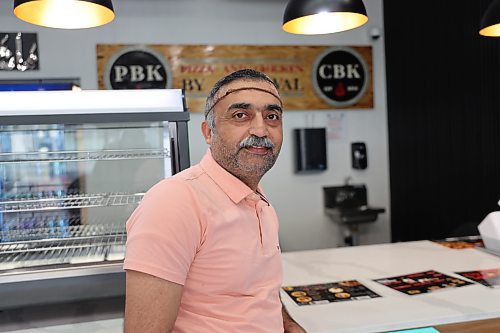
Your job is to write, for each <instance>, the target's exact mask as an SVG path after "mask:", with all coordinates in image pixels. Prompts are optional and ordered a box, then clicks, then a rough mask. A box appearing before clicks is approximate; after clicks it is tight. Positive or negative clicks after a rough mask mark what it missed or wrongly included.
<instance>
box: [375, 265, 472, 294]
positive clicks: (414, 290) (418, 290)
mask: <svg viewBox="0 0 500 333" xmlns="http://www.w3.org/2000/svg"><path fill="white" fill-rule="evenodd" d="M373 281H375V282H378V283H380V284H383V285H384V286H386V287H389V288H392V289H394V290H397V291H400V292H402V293H404V294H407V295H420V294H425V293H429V292H433V291H437V290H443V289H446V288H454V287H463V286H466V285H470V284H472V283H470V282H468V281H466V280H462V279H459V278H456V277H453V276H449V275H446V274H443V273H440V272H437V271H434V270H430V271H423V272H416V273H412V274H406V275H400V276H393V277H388V278H382V279H376V280H373Z"/></svg>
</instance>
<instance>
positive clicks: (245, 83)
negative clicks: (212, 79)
mask: <svg viewBox="0 0 500 333" xmlns="http://www.w3.org/2000/svg"><path fill="white" fill-rule="evenodd" d="M246 90H255V91H261V92H264V93H268V94H270V95H272V96H274V97H275V98H276V99H277V100H278V101H279V102H280V104H283V103H282V102H281V98H280V96H279V92H278V90H277V89H276V87H275V86H274V85H272V84H271V83H269V82H267V81H262V80H237V81H233V82H231V83H230V84H227V85H225V86H224V87H222V88H221V89H220V90H219V92H218V93H217V94H216V95H215V98H214V100H215V103H218V102H219V101H220V100H222V99H224V98H225V97H226V96H228V95H230V94H233V93H236V92H239V91H246Z"/></svg>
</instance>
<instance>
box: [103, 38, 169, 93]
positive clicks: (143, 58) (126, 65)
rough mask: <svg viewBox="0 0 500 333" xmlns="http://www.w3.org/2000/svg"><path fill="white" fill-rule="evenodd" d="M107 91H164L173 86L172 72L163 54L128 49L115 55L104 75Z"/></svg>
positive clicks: (148, 50)
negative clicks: (163, 89)
mask: <svg viewBox="0 0 500 333" xmlns="http://www.w3.org/2000/svg"><path fill="white" fill-rule="evenodd" d="M104 78H105V85H106V88H107V89H162V88H170V86H171V78H172V75H171V71H170V68H169V66H168V64H167V63H166V62H165V61H164V60H163V56H162V55H161V54H157V52H156V51H154V50H151V49H148V48H144V47H142V48H127V49H124V50H121V51H120V52H118V53H117V54H115V55H114V56H113V57H112V58H111V59H110V60H109V62H108V65H107V66H106V70H105V73H104Z"/></svg>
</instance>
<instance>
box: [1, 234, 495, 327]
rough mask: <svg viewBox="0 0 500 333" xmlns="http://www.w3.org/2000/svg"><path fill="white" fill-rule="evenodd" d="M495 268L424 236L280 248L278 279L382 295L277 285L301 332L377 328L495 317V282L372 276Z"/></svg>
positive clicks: (117, 321) (489, 258) (113, 323)
mask: <svg viewBox="0 0 500 333" xmlns="http://www.w3.org/2000/svg"><path fill="white" fill-rule="evenodd" d="M499 267H500V257H497V256H494V255H492V254H488V253H485V252H483V251H479V250H476V249H460V250H455V249H449V248H446V247H444V246H441V245H438V244H435V243H433V242H429V241H419V242H407V243H394V244H381V245H371V246H357V247H345V248H334V249H325V250H314V251H298V252H287V253H283V268H284V285H288V286H294V285H295V286H296V285H306V284H316V283H326V282H336V281H341V280H353V279H356V280H358V281H360V282H361V283H363V284H365V285H366V286H367V287H368V288H370V289H372V290H373V291H375V292H376V293H378V294H379V295H380V296H382V297H379V298H373V299H367V300H357V301H349V302H336V303H329V304H321V305H319V304H318V305H307V306H298V305H296V304H295V303H294V302H293V301H292V300H291V298H290V297H289V296H288V295H286V294H285V293H284V292H283V294H282V299H283V302H284V304H285V305H286V307H287V309H288V310H289V312H290V314H291V315H292V316H293V318H295V319H296V320H297V321H299V322H300V323H301V324H302V325H303V326H304V327H305V328H306V329H307V331H308V333H340V332H342V333H355V332H363V333H367V332H383V331H389V330H397V329H404V328H411V327H421V326H430V325H437V324H446V323H452V322H461V321H469V320H479V319H487V318H496V317H500V289H492V288H487V287H485V286H482V285H479V284H473V285H470V286H464V287H460V288H449V289H446V290H441V291H437V292H434V293H430V294H422V295H417V296H409V295H405V294H403V293H400V292H397V291H395V290H392V289H390V288H388V287H385V286H382V285H380V284H378V283H376V282H374V281H372V279H377V278H382V277H390V276H396V275H403V274H408V273H414V272H419V271H426V270H432V269H433V270H436V271H439V272H441V273H445V274H448V275H452V276H457V275H455V274H453V272H456V271H467V270H476V269H487V268H499ZM457 277H459V276H457ZM4 319H5V318H4ZM96 319H97V318H96ZM122 325H123V320H122V319H121V318H110V319H98V320H95V321H87V322H82V323H78V322H77V321H76V320H75V321H73V322H72V323H69V324H68V323H64V324H61V325H52V326H43V325H38V324H34V325H31V326H25V327H18V328H15V329H14V328H12V330H5V329H3V330H2V325H1V324H0V332H16V333H62V332H75V333H84V332H85V333H87V332H93V333H121V332H122ZM11 326H12V325H11ZM19 329H21V330H19ZM499 331H500V328H499Z"/></svg>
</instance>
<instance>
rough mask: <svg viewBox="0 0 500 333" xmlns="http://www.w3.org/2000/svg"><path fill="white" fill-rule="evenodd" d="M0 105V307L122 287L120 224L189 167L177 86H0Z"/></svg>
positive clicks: (116, 290)
mask: <svg viewBox="0 0 500 333" xmlns="http://www.w3.org/2000/svg"><path fill="white" fill-rule="evenodd" d="M0 104H1V107H0V295H2V296H1V297H0V309H5V308H13V307H19V306H25V305H34V304H45V303H53V302H62V301H74V300H79V299H92V298H99V297H108V296H117V295H121V294H123V293H124V273H123V269H122V263H123V258H124V254H125V240H126V233H125V222H126V221H127V219H128V217H129V216H130V214H131V213H132V211H133V210H134V209H135V207H136V206H137V204H138V203H139V202H140V200H141V198H142V197H143V195H144V194H145V192H146V191H147V190H148V189H149V188H150V187H151V186H152V185H154V184H155V183H157V182H158V181H160V180H161V179H162V178H166V177H169V176H171V175H173V174H175V173H177V172H179V171H180V170H183V169H185V168H187V167H188V166H189V148H188V133H187V122H188V121H189V113H188V111H187V108H186V106H185V99H184V94H183V91H182V90H179V89H166V90H116V91H110V90H100V91H64V92H61V91H57V92H53V91H36V92H5V93H0ZM166 200H168V198H166Z"/></svg>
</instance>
